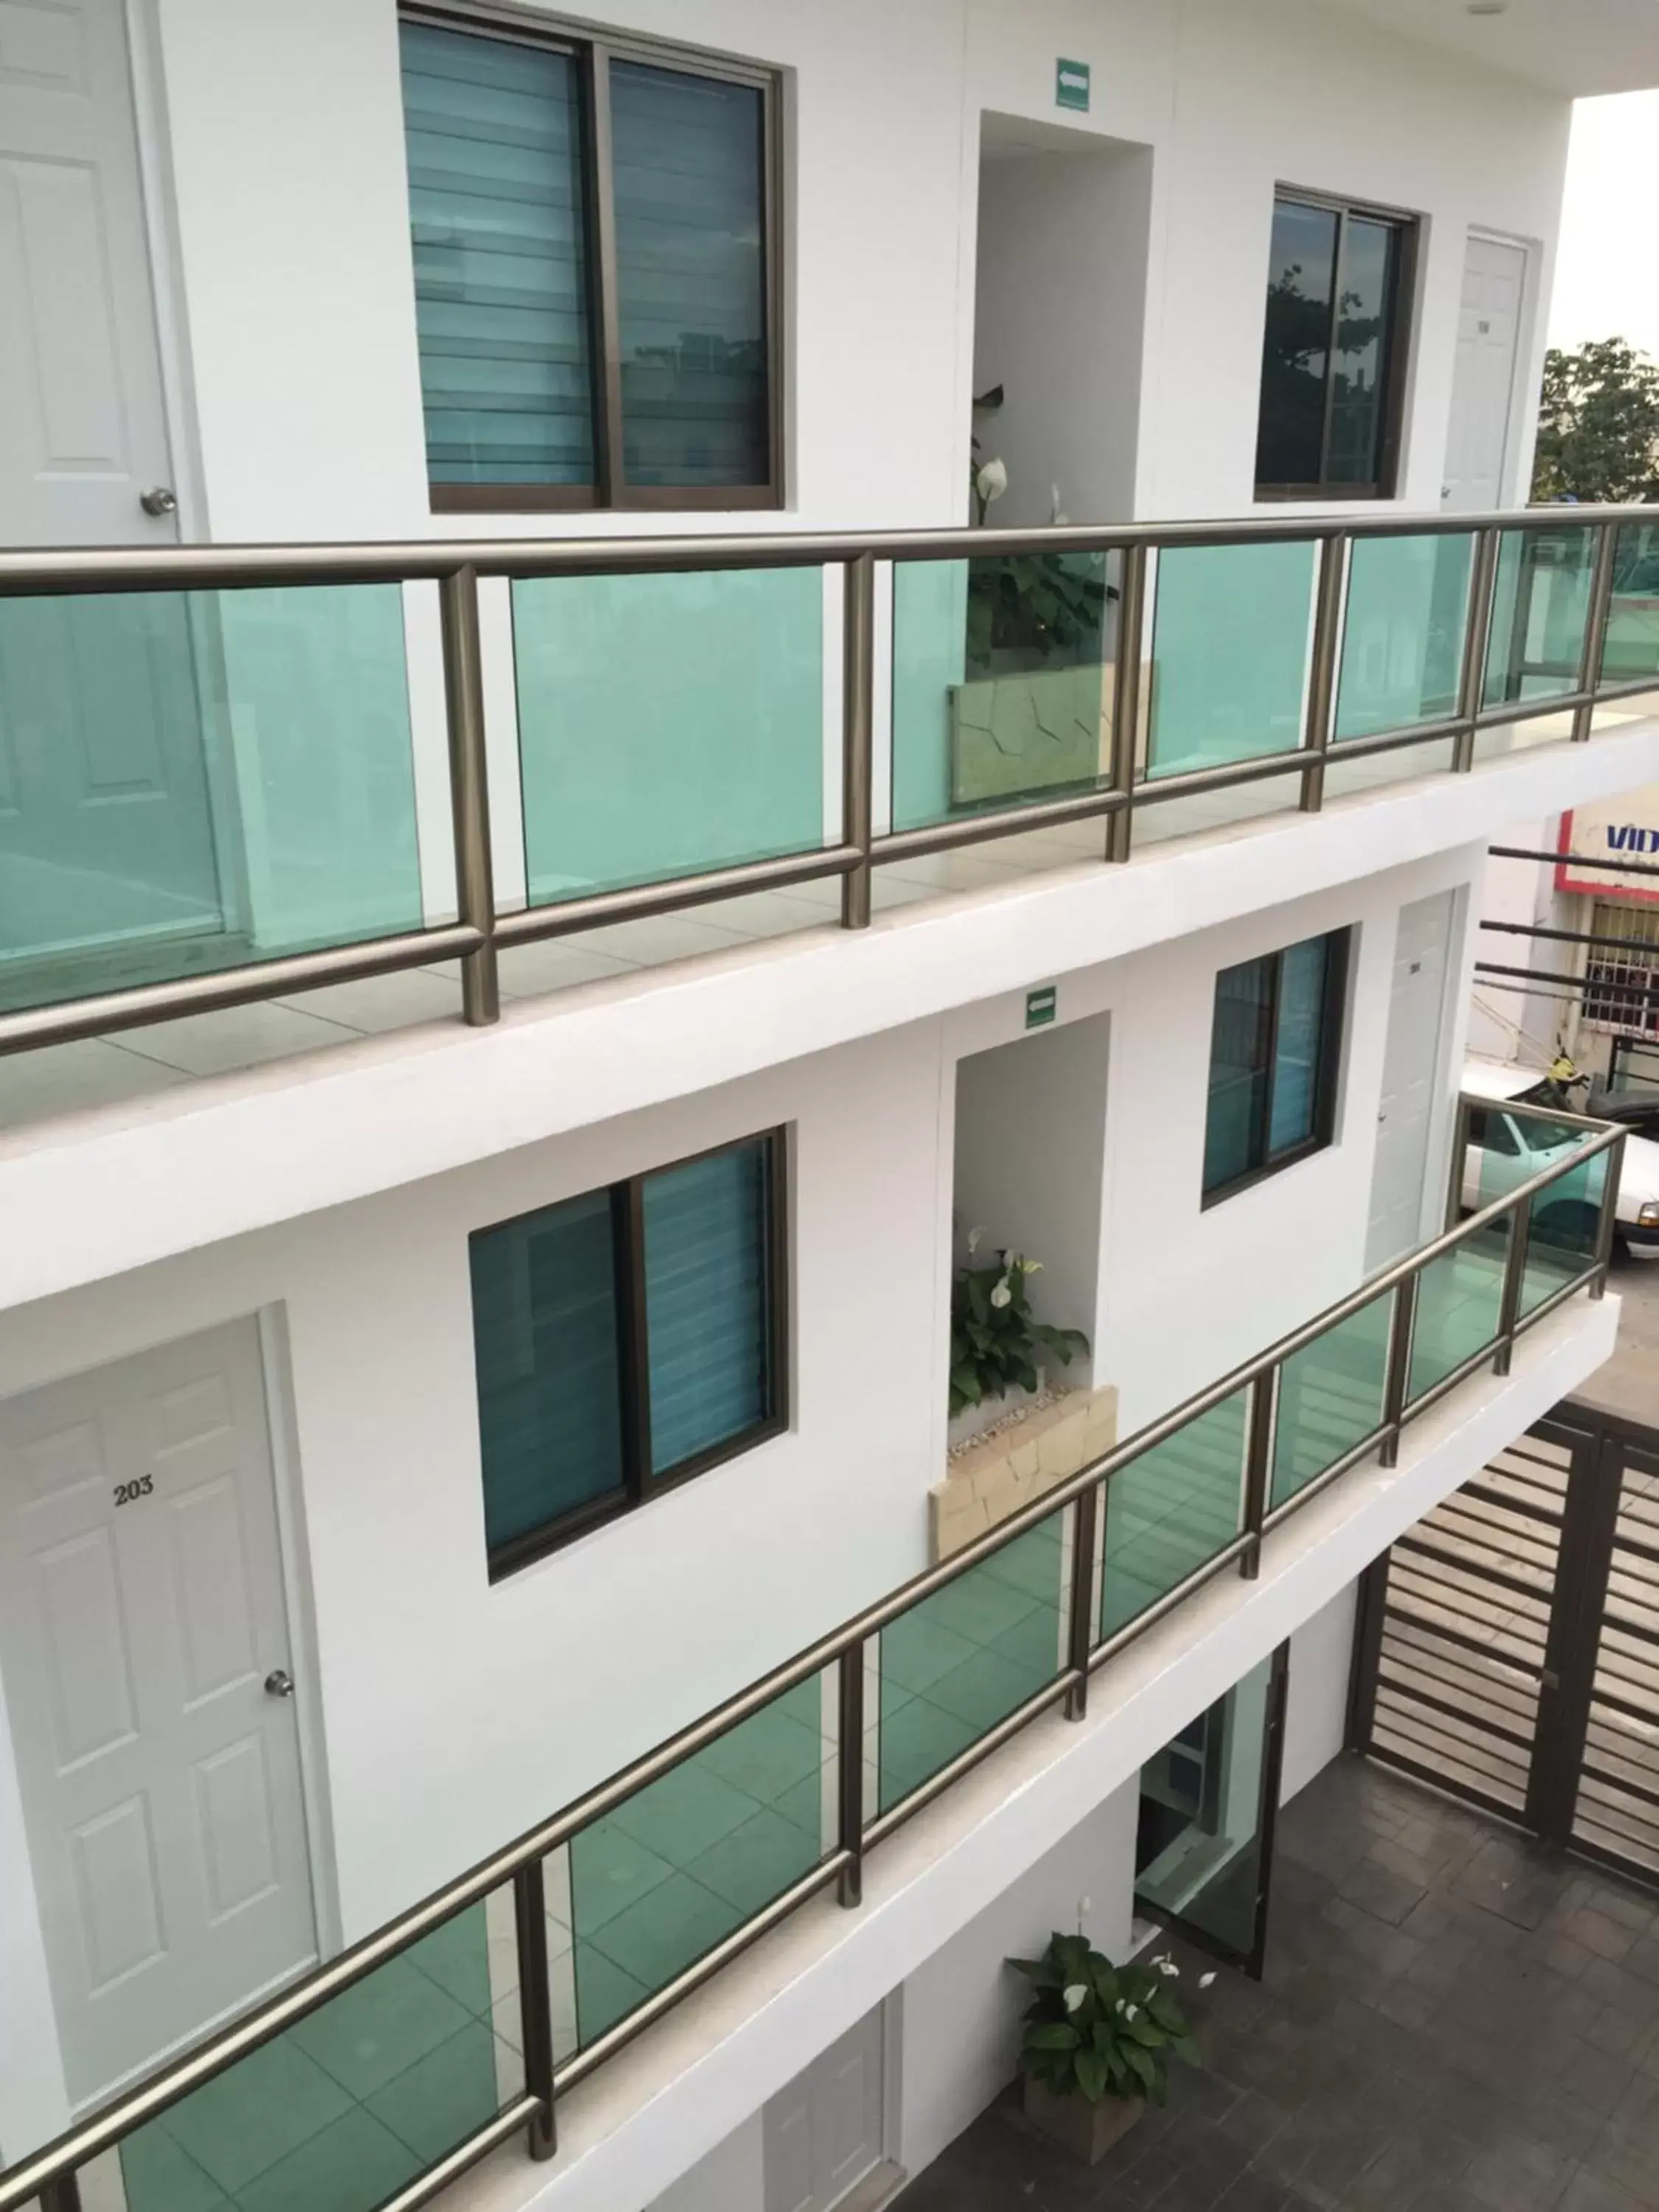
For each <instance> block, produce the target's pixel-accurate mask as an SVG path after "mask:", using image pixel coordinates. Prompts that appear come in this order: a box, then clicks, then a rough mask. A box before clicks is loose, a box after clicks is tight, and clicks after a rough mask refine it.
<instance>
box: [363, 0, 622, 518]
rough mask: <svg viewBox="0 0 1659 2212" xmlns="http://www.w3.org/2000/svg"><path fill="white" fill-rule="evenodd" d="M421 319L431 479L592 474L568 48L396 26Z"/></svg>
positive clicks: (582, 478) (583, 479)
mask: <svg viewBox="0 0 1659 2212" xmlns="http://www.w3.org/2000/svg"><path fill="white" fill-rule="evenodd" d="M400 36H401V40H402V46H403V74H404V134H405V138H406V142H407V147H408V155H409V220H410V235H411V238H412V240H413V246H414V253H415V315H416V333H417V337H418V340H419V344H420V351H421V391H422V399H423V401H424V404H425V409H426V448H427V466H428V473H429V475H430V477H431V481H432V482H433V483H435V484H591V483H592V482H593V479H594V467H593V370H592V352H591V348H590V344H589V334H588V310H587V273H588V272H587V253H586V242H585V225H586V191H587V187H586V180H585V179H584V177H583V174H582V155H581V147H582V125H581V111H580V101H579V88H578V79H577V69H576V63H575V61H574V58H573V57H572V56H571V55H569V54H564V53H558V52H553V51H550V49H548V48H545V47H542V46H532V45H526V44H520V43H519V42H518V41H516V40H514V41H512V42H509V41H507V40H504V39H483V38H477V37H475V36H473V35H472V34H471V33H469V32H463V31H447V30H441V29H437V28H435V27H433V26H431V25H429V24H426V23H404V24H403V25H402V26H401V27H400Z"/></svg>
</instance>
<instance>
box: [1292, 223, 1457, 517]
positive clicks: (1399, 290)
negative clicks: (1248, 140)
mask: <svg viewBox="0 0 1659 2212" xmlns="http://www.w3.org/2000/svg"><path fill="white" fill-rule="evenodd" d="M1280 207H1307V208H1318V209H1320V210H1323V211H1324V212H1325V213H1326V214H1328V215H1334V216H1335V217H1336V246H1335V251H1334V255H1333V258H1332V263H1331V313H1330V321H1329V324H1328V333H1327V337H1326V343H1325V364H1326V366H1325V377H1324V386H1325V388H1324V393H1323V416H1322V422H1321V425H1320V433H1319V465H1320V475H1319V477H1318V478H1317V479H1316V481H1315V482H1314V483H1278V482H1276V481H1274V480H1273V478H1271V477H1255V480H1254V495H1255V498H1256V499H1258V500H1261V501H1273V502H1278V503H1289V502H1293V501H1314V500H1328V499H1343V500H1362V499H1375V500H1389V499H1395V498H1397V497H1398V496H1399V489H1400V477H1401V454H1402V452H1403V449H1404V445H1405V426H1406V387H1407V383H1408V381H1409V377H1410V368H1411V344H1412V337H1413V325H1414V324H1415V321H1416V309H1417V271H1418V262H1419V251H1420V246H1421V240H1422V232H1423V218H1422V216H1420V215H1418V214H1414V213H1413V212H1412V211H1411V210H1408V209H1405V208H1391V207H1383V206H1380V205H1379V204H1377V203H1376V201H1374V200H1355V199H1346V198H1342V197H1337V196H1336V195H1334V194H1332V193H1328V192H1317V191H1304V190H1303V189H1302V188H1301V187H1300V186H1298V185H1284V184H1280V185H1274V187H1273V209H1274V210H1275V212H1276V211H1277V210H1279V208H1280ZM1354 216H1358V217H1359V219H1360V220H1361V221H1362V222H1374V223H1377V224H1380V225H1383V226H1384V227H1386V228H1388V229H1389V230H1390V231H1391V232H1392V233H1393V234H1394V240H1395V243H1394V252H1393V253H1392V255H1391V256H1390V258H1389V278H1388V285H1387V289H1386V292H1385V295H1384V300H1383V313H1384V316H1385V318H1386V330H1385V334H1384V341H1383V346H1382V348H1381V349H1380V352H1379V356H1378V362H1377V376H1378V382H1379V383H1380V385H1381V386H1382V402H1383V404H1382V418H1383V419H1382V428H1381V432H1380V435H1379V437H1378V441H1377V471H1376V476H1375V477H1370V478H1362V479H1359V480H1358V481H1347V480H1343V479H1340V478H1337V477H1331V476H1328V475H1327V474H1326V473H1325V471H1326V470H1327V468H1328V463H1329V456H1330V444H1331V413H1332V408H1333V405H1334V398H1335V390H1336V382H1335V375H1334V362H1335V359H1336V351H1337V348H1336V336H1337V323H1338V318H1339V317H1340V313H1341V307H1342V264H1343V259H1344V257H1345V255H1346V251H1347V242H1348V223H1349V222H1350V220H1351V219H1352V217H1354ZM1269 252H1270V253H1271V241H1270V246H1269ZM1272 273H1273V272H1272V269H1271V267H1270V268H1269V270H1268V276H1269V277H1270V278H1271V276H1272ZM1258 385H1259V391H1258V398H1257V407H1256V443H1257V447H1258V450H1259V449H1260V446H1261V409H1262V406H1263V405H1264V404H1265V401H1266V386H1265V381H1263V380H1261V377H1260V374H1258Z"/></svg>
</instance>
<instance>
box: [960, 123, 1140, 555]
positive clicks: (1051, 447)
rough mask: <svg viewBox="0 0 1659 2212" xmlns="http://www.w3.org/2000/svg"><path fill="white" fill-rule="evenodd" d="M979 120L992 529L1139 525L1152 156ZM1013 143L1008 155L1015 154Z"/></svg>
mask: <svg viewBox="0 0 1659 2212" xmlns="http://www.w3.org/2000/svg"><path fill="white" fill-rule="evenodd" d="M1000 125H1002V118H1000V117H997V116H994V115H987V116H984V117H982V118H981V161H980V172H979V222H978V257H977V271H976V281H975V293H974V379H973V381H974V391H975V394H978V393H980V392H987V391H989V390H990V389H991V388H992V386H994V385H999V384H1000V385H1001V386H1002V387H1003V392H1004V401H1003V404H1002V406H1001V407H1000V409H999V410H996V411H995V412H994V413H987V414H984V415H981V416H976V417H975V428H977V430H978V432H979V435H980V440H981V447H982V448H983V451H982V453H981V459H990V458H991V457H992V456H993V455H997V456H999V457H1000V459H1002V460H1003V461H1004V462H1005V463H1006V466H1007V470H1008V489H1007V491H1006V493H1005V495H1003V497H1002V498H1001V499H1000V501H998V502H997V504H996V508H995V512H994V514H993V515H992V516H991V518H990V520H991V521H992V522H993V524H994V526H997V527H998V528H1005V529H1006V528H1011V527H1015V526H1018V527H1021V528H1024V527H1025V526H1028V525H1030V524H1038V523H1045V522H1050V521H1053V520H1054V491H1055V489H1056V488H1057V489H1058V490H1059V493H1060V512H1061V513H1063V514H1064V516H1065V517H1066V520H1069V521H1072V522H1121V521H1122V520H1125V518H1126V517H1127V516H1128V515H1130V514H1133V512H1134V495H1135V439H1136V432H1137V429H1138V427H1139V417H1140V360H1141V350H1142V347H1143V344H1144V342H1145V325H1146V283H1147V246H1148V240H1149V231H1150V225H1151V222H1152V154H1151V151H1150V150H1149V149H1143V148H1135V147H1127V146H1126V147H1120V146H1117V145H1115V144H1113V143H1108V142H1105V141H1103V140H1102V139H1101V138H1100V137H1099V136H1098V134H1097V133H1096V132H1093V131H1070V130H1064V129H1060V128H1058V127H1055V126H1053V125H1051V126H1049V127H1048V129H1047V130H1046V131H1042V134H1041V135H1039V126H1038V125H1036V124H1030V123H1027V124H1024V125H1020V124H1014V125H1012V129H1010V128H1009V126H1006V125H1004V126H1002V129H1001V130H999V126H1000ZM1011 139H1012V142H1013V143H1010V140H1011Z"/></svg>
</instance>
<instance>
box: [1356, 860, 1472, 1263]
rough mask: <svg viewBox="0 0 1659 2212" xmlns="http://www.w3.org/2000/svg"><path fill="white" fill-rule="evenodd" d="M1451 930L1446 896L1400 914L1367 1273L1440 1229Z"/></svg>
mask: <svg viewBox="0 0 1659 2212" xmlns="http://www.w3.org/2000/svg"><path fill="white" fill-rule="evenodd" d="M1451 927H1452V893H1451V892H1450V891H1439V892H1437V893H1436V895H1435V896H1433V897H1432V898H1425V899H1417V900H1414V901H1413V903H1412V904H1411V905H1410V906H1407V907H1402V908H1401V910H1400V929H1399V934H1398V935H1397V936H1396V938H1395V948H1394V981H1393V987H1392V988H1391V990H1390V992H1389V1027H1388V1033H1387V1036H1386V1039H1385V1041H1384V1043H1383V1090H1382V1096H1381V1097H1380V1098H1379V1100H1378V1102H1377V1115H1376V1124H1377V1126H1376V1156H1375V1158H1374V1160H1373V1163H1372V1167H1371V1209H1370V1222H1369V1225H1368V1226H1367V1229H1366V1233H1365V1271H1366V1273H1368V1274H1369V1273H1371V1272H1372V1271H1373V1270H1374V1269H1376V1268H1377V1267H1385V1266H1386V1265H1387V1264H1388V1262H1389V1261H1390V1260H1397V1259H1398V1258H1399V1257H1400V1255H1401V1253H1402V1252H1408V1251H1410V1249H1411V1248H1412V1247H1413V1245H1414V1244H1417V1243H1420V1242H1421V1241H1422V1239H1423V1237H1424V1236H1425V1234H1426V1235H1430V1236H1433V1235H1437V1233H1438V1231H1439V1229H1440V1226H1441V1224H1440V1218H1439V1205H1440V1200H1441V1198H1442V1196H1443V1193H1441V1192H1440V1191H1439V1190H1436V1191H1434V1192H1430V1191H1428V1190H1427V1188H1426V1187H1425V1186H1426V1179H1427V1176H1428V1170H1429V1134H1430V1128H1431V1121H1432V1117H1433V1113H1434V1104H1435V1096H1436V1085H1437V1080H1438V1077H1439V1068H1440V1027H1441V1016H1442V1011H1443V1006H1444V1004H1445V996H1446V961H1447V957H1448V953H1449V947H1450V944H1451Z"/></svg>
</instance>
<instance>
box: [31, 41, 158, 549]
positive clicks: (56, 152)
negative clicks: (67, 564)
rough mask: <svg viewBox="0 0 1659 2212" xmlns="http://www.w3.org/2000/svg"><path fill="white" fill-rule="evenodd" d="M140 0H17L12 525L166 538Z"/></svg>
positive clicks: (98, 540) (79, 537)
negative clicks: (130, 18)
mask: <svg viewBox="0 0 1659 2212" xmlns="http://www.w3.org/2000/svg"><path fill="white" fill-rule="evenodd" d="M171 490H172V466H171V463H170V461H169V459H168V450H167V422H166V417H165V415H164V412H163V409H162V399H161V357H160V349H159V347H158V344H157V340H156V320H155V305H154V301H153V298H152V295H151V289H150V268H149V245H148V242H147V240H146V238H145V232H144V218H143V200H142V197H141V185H140V179H139V171H138V146H137V132H136V129H135V125H134V117H133V102H132V84H131V71H130V70H129V68H128V63H127V37H126V22H125V5H124V0H0V539H3V541H4V542H5V543H6V544H10V545H120V544H130V543H133V542H137V543H140V544H142V543H144V542H146V541H153V542H155V543H156V544H166V543H167V541H168V540H169V539H171V538H175V537H176V536H177V535H178V529H177V524H176V520H175V518H174V516H173V512H172V510H171V508H169V507H167V506H166V503H165V501H164V500H163V501H155V499H154V497H153V496H152V505H157V504H159V505H160V506H161V509H162V511H161V512H160V513H149V512H147V511H146V509H145V507H144V505H143V495H145V494H146V493H149V494H151V495H155V494H156V493H164V494H165V493H170V492H171Z"/></svg>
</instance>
